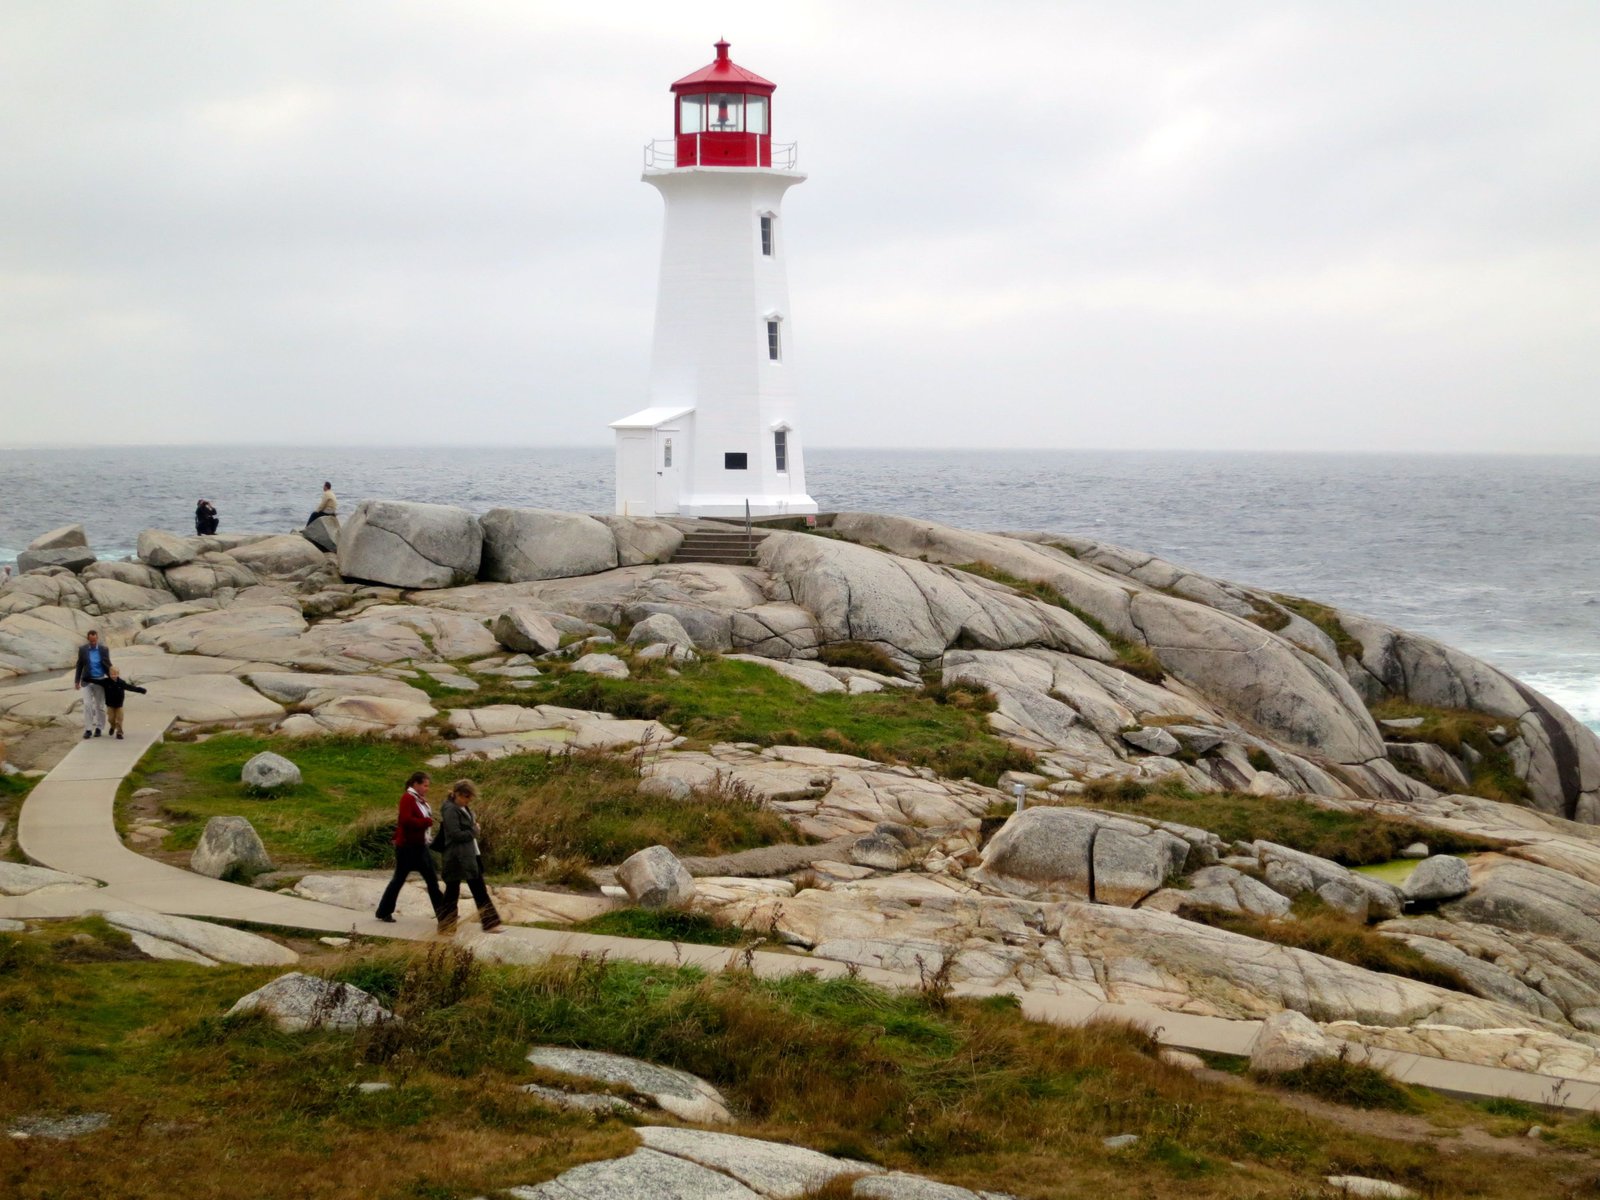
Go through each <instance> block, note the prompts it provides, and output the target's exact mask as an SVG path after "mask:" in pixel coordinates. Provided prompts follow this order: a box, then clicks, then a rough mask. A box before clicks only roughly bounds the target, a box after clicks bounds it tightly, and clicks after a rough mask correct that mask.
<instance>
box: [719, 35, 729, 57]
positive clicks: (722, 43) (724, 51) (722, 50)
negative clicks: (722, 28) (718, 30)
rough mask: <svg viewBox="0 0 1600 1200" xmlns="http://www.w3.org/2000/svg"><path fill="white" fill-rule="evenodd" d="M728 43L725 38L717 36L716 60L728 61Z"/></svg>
mask: <svg viewBox="0 0 1600 1200" xmlns="http://www.w3.org/2000/svg"><path fill="white" fill-rule="evenodd" d="M728 45H729V42H728V39H727V38H718V39H717V42H716V46H717V61H718V62H727V61H728Z"/></svg>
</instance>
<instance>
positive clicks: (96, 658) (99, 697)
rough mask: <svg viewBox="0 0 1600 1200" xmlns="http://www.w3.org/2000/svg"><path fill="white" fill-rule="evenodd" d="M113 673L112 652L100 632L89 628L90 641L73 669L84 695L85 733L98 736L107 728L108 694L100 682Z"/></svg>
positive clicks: (80, 648)
mask: <svg viewBox="0 0 1600 1200" xmlns="http://www.w3.org/2000/svg"><path fill="white" fill-rule="evenodd" d="M110 674H111V651H110V650H109V649H108V648H107V647H105V646H102V645H101V644H100V634H99V632H98V631H96V630H93V629H91V630H89V634H88V640H87V641H85V642H84V644H83V645H81V646H79V647H78V665H77V667H76V669H74V670H73V672H72V686H73V687H75V688H77V689H79V691H80V692H81V693H82V695H83V736H84V737H86V738H90V737H99V736H100V734H101V732H102V731H103V730H104V729H105V727H106V695H105V693H104V692H103V691H101V690H100V683H101V681H102V680H104V679H105V678H106V677H107V676H108V675H110Z"/></svg>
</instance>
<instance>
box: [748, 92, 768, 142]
mask: <svg viewBox="0 0 1600 1200" xmlns="http://www.w3.org/2000/svg"><path fill="white" fill-rule="evenodd" d="M745 128H746V129H748V130H749V131H750V132H751V133H766V132H768V130H767V98H766V97H765V96H746V97H745Z"/></svg>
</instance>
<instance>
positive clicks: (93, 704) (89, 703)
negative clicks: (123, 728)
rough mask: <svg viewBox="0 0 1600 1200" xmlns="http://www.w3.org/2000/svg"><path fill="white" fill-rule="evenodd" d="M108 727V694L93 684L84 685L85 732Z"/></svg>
mask: <svg viewBox="0 0 1600 1200" xmlns="http://www.w3.org/2000/svg"><path fill="white" fill-rule="evenodd" d="M105 727H106V694H105V692H104V691H103V690H102V689H101V688H99V687H97V686H95V685H94V684H92V683H86V684H84V685H83V731H84V732H85V733H88V732H89V730H91V729H104V728H105Z"/></svg>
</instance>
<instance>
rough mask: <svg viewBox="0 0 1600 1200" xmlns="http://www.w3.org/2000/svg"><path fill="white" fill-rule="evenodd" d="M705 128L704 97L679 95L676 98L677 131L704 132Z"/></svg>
mask: <svg viewBox="0 0 1600 1200" xmlns="http://www.w3.org/2000/svg"><path fill="white" fill-rule="evenodd" d="M705 128H706V98H705V97H704V96H681V97H679V99H678V132H679V133H704V132H705Z"/></svg>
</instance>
